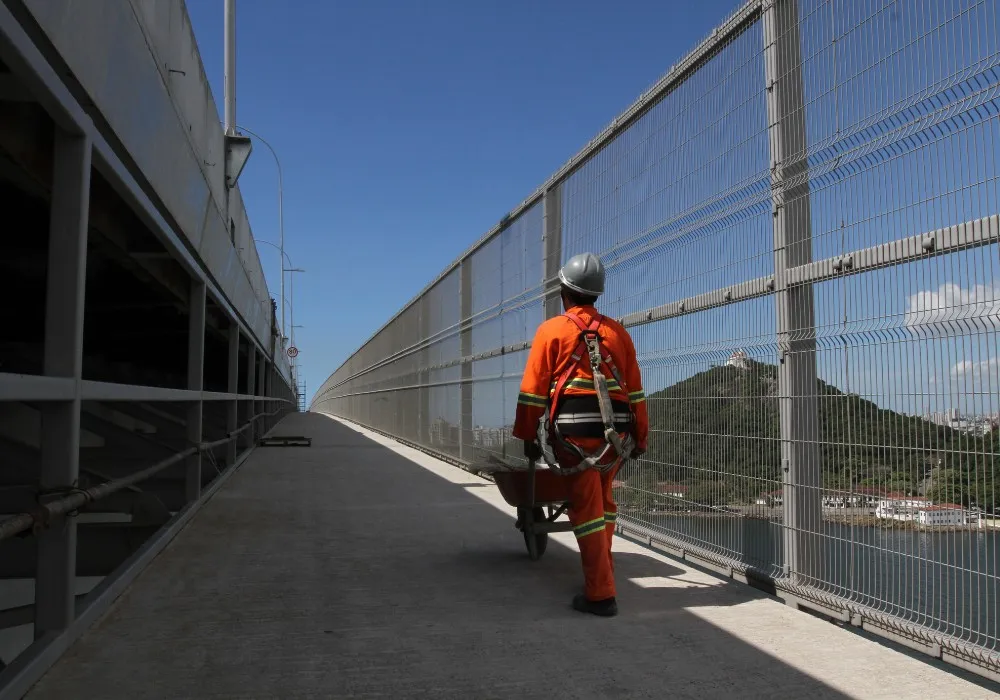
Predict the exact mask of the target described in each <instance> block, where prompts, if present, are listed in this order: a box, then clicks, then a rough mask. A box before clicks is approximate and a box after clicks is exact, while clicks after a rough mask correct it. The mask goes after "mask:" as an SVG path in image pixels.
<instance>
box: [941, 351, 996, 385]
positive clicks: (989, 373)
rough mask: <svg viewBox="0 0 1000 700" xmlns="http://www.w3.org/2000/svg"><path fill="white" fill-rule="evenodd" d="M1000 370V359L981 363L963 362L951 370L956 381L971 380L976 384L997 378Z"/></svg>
mask: <svg viewBox="0 0 1000 700" xmlns="http://www.w3.org/2000/svg"><path fill="white" fill-rule="evenodd" d="M998 369H1000V357H994V358H991V359H989V360H982V361H980V362H972V361H970V360H962V361H961V362H958V363H956V364H955V366H954V367H952V368H951V376H952V377H954V378H955V379H964V380H968V379H971V380H972V381H974V382H982V381H983V380H984V379H986V380H989V379H991V378H995V377H996V376H997V370H998Z"/></svg>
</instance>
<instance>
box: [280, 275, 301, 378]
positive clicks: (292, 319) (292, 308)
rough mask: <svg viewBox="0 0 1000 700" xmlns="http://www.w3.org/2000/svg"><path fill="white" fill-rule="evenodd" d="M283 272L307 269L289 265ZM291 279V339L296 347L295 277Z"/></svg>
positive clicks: (293, 360)
mask: <svg viewBox="0 0 1000 700" xmlns="http://www.w3.org/2000/svg"><path fill="white" fill-rule="evenodd" d="M288 263H289V264H291V260H289V261H288ZM283 272H288V273H290V274H292V275H294V274H295V273H296V272H305V270H303V269H302V268H301V267H289V268H287V269H285V270H283ZM289 279H290V284H289V290H288V291H289V305H288V306H289V308H290V309H291V319H290V320H291V338H290V340H291V343H292V347H295V329H296V328H297V326H296V325H295V277H294V276H292V277H290V278H289ZM295 360H296V358H294V357H293V358H292V365H293V366H294V364H295Z"/></svg>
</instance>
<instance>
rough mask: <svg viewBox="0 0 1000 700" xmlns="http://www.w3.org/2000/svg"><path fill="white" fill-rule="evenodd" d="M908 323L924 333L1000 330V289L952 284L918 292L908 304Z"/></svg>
mask: <svg viewBox="0 0 1000 700" xmlns="http://www.w3.org/2000/svg"><path fill="white" fill-rule="evenodd" d="M905 323H906V325H907V326H908V327H909V328H910V329H911V330H917V329H919V331H920V332H923V333H942V332H946V333H956V334H961V333H968V332H974V331H981V330H996V329H1000V288H996V287H993V286H992V285H982V284H980V285H976V286H975V287H972V288H971V289H964V288H962V287H959V286H958V285H957V284H954V283H952V282H948V283H946V284H942V285H941V286H940V287H939V288H938V289H937V290H935V291H922V292H917V293H916V294H913V295H912V296H910V297H909V298H908V299H907V300H906V314H905ZM959 364H962V363H959ZM956 366H957V365H956Z"/></svg>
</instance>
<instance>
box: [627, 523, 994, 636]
mask: <svg viewBox="0 0 1000 700" xmlns="http://www.w3.org/2000/svg"><path fill="white" fill-rule="evenodd" d="M641 521H642V522H644V523H645V524H648V525H652V526H653V527H655V528H656V529H658V530H661V531H663V532H664V533H665V534H668V535H670V536H672V537H673V538H675V539H678V540H681V541H683V542H687V543H690V544H692V545H698V546H700V547H702V548H704V549H708V550H709V551H712V552H715V553H717V554H719V555H722V556H725V557H728V558H729V559H733V560H735V561H738V562H741V563H744V564H746V565H749V566H753V567H755V568H757V569H759V570H762V571H764V572H767V573H770V574H771V575H778V574H779V573H780V572H781V571H782V567H783V563H784V557H783V546H782V541H783V537H784V528H783V526H782V524H781V523H780V522H775V521H769V520H762V519H753V518H739V517H724V516H723V517H702V516H692V515H656V514H653V515H642V516H641ZM815 545H816V547H817V549H818V550H819V552H818V555H817V556H816V558H815V559H813V562H814V563H815V566H816V570H815V576H814V579H813V581H812V583H813V585H815V586H816V587H817V588H819V589H821V590H823V591H826V592H828V593H831V594H834V595H838V596H841V597H843V598H846V599H848V600H851V601H854V602H857V603H859V604H861V605H864V606H866V607H870V608H874V609H876V610H879V611H882V612H885V613H888V614H891V615H895V616H897V617H900V618H902V619H904V620H906V621H908V622H911V623H914V624H919V625H923V626H925V627H928V628H930V629H932V630H935V631H937V632H941V633H944V634H948V635H952V636H954V637H957V638H959V639H961V640H964V641H967V642H970V643H972V644H976V645H978V646H983V647H986V648H989V649H997V648H998V647H1000V644H998V620H997V618H998V607H997V606H998V597H1000V596H998V587H1000V578H998V573H1000V566H998V561H997V560H998V552H1000V531H997V530H975V531H955V532H944V531H942V532H928V531H916V530H905V529H902V528H876V527H869V526H863V527H862V526H851V525H845V524H840V523H833V522H824V523H823V526H822V530H821V532H820V533H819V535H818V537H816V541H815Z"/></svg>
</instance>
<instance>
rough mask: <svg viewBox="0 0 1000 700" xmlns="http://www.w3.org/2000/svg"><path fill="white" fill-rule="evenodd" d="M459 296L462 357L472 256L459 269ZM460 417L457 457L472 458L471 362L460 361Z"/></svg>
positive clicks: (468, 337)
mask: <svg viewBox="0 0 1000 700" xmlns="http://www.w3.org/2000/svg"><path fill="white" fill-rule="evenodd" d="M458 274H459V287H460V291H459V297H460V307H461V313H460V318H461V324H462V326H461V328H462V332H461V340H460V342H461V349H460V351H459V352H460V354H461V356H462V357H468V356H469V355H471V354H472V323H471V322H470V320H469V319H470V318H471V317H472V256H469V257H467V258H465V259H464V260H462V263H461V268H460V269H459V273H458ZM461 406H462V408H461V410H462V418H461V421H460V425H459V430H458V443H459V446H458V458H459V459H465V460H470V459H472V450H471V449H470V448H471V445H468V444H467V443H468V442H469V439H470V438H471V437H472V363H471V362H465V361H463V362H462V404H461Z"/></svg>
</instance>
